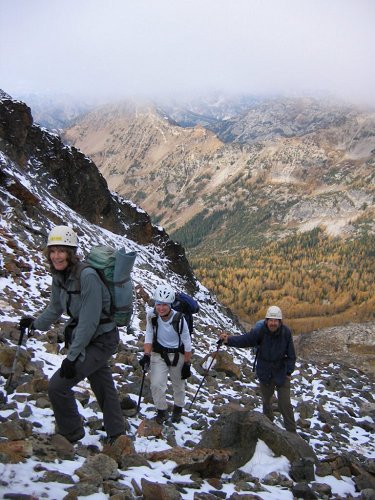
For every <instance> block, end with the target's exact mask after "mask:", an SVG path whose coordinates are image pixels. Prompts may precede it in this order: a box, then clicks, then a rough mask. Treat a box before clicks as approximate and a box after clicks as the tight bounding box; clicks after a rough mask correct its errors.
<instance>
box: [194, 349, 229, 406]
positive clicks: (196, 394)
mask: <svg viewBox="0 0 375 500" xmlns="http://www.w3.org/2000/svg"><path fill="white" fill-rule="evenodd" d="M222 344H223V341H222V340H221V339H220V340H219V341H218V342H217V349H216V351H215V352H214V353H213V354H212V356H211V358H212V359H211V362H210V364H209V365H208V368H206V371H205V372H204V375H203V378H202V380H201V383H200V384H199V387H198V389H197V392H196V393H195V395H194V397H193V399H192V401H191V403H190V406H189V410H190V408H191V407H192V406H193V403H194V401H195V398H196V397H197V396H198V392H199V391H200V388H201V387H202V384H203V382H204V379H205V378H206V377H207V375H208V372H209V371H210V368H211V366H212V363H213V362H214V360H215V358H216V356H217V353H218V352H219V349H220V347H221V346H222Z"/></svg>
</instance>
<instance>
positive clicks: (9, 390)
mask: <svg viewBox="0 0 375 500" xmlns="http://www.w3.org/2000/svg"><path fill="white" fill-rule="evenodd" d="M28 331H30V329H28ZM25 333H26V328H21V333H20V337H19V339H18V344H17V350H16V354H15V356H14V360H13V365H12V369H11V371H10V374H9V377H8V380H7V381H6V383H5V385H4V389H5V392H6V393H7V394H10V393H11V392H12V387H11V384H12V380H13V375H14V373H15V371H16V367H17V362H18V358H19V357H20V353H21V346H22V341H23V337H24V336H25Z"/></svg>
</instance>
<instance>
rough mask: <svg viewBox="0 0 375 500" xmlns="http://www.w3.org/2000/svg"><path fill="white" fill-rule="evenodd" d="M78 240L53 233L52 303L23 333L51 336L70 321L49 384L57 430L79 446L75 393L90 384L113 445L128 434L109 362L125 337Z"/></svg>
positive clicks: (64, 230)
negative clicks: (48, 333)
mask: <svg viewBox="0 0 375 500" xmlns="http://www.w3.org/2000/svg"><path fill="white" fill-rule="evenodd" d="M77 245H78V241H77V235H76V233H75V232H74V231H73V229H72V228H70V227H68V226H56V227H54V228H53V229H52V231H51V232H50V233H49V236H48V241H47V248H46V250H45V255H46V257H47V259H48V261H49V264H50V268H51V273H52V290H51V297H50V301H49V304H48V306H47V307H46V309H45V310H44V311H43V312H42V313H41V314H40V315H39V316H38V317H37V318H36V319H35V318H30V317H23V318H22V319H21V320H20V327H21V328H29V329H35V330H42V331H47V330H49V328H50V327H51V325H52V324H54V323H56V321H57V320H58V319H60V317H61V316H62V315H63V314H67V315H68V316H69V320H68V321H67V322H66V323H65V328H64V336H65V347H66V349H67V354H66V357H65V358H64V359H63V361H62V363H61V367H60V368H59V369H58V370H57V372H56V373H55V374H54V375H53V376H52V378H51V380H50V381H49V384H48V395H49V399H50V402H51V405H52V408H53V412H54V415H55V419H56V430H57V432H58V433H59V434H61V435H63V436H64V437H65V438H66V439H67V440H68V441H70V442H72V443H74V442H76V441H79V440H80V439H82V438H83V437H84V435H85V430H84V428H83V420H82V417H81V415H80V414H79V412H78V408H77V403H76V400H75V398H74V393H73V390H72V389H73V387H74V386H76V385H77V384H78V383H79V382H80V381H81V380H83V379H85V378H87V379H88V380H89V382H90V385H91V388H92V390H93V392H94V394H95V396H96V399H97V401H98V404H99V406H100V408H101V410H102V412H103V421H104V427H105V429H106V431H107V436H108V441H109V442H112V441H113V440H114V439H115V438H116V437H117V436H119V435H121V434H125V422H124V418H123V415H122V411H121V406H120V401H119V398H118V394H117V391H116V388H115V385H114V382H113V378H112V371H111V369H110V368H109V366H108V360H109V359H110V357H111V356H112V355H113V354H114V353H115V352H116V350H117V346H118V342H119V333H118V329H117V327H116V324H115V323H114V321H113V318H111V317H110V315H109V314H108V313H106V311H110V306H111V297H110V292H109V290H108V288H107V287H106V286H105V284H104V283H103V281H102V280H101V279H100V277H99V275H98V274H97V272H96V271H95V269H93V268H91V267H87V266H85V265H84V264H82V263H80V260H79V257H78V256H77V253H76V252H77Z"/></svg>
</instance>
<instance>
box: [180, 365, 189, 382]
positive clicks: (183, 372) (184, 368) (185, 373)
mask: <svg viewBox="0 0 375 500" xmlns="http://www.w3.org/2000/svg"><path fill="white" fill-rule="evenodd" d="M190 376H191V370H190V363H184V364H183V365H182V369H181V379H182V380H185V379H187V378H189V377H190Z"/></svg>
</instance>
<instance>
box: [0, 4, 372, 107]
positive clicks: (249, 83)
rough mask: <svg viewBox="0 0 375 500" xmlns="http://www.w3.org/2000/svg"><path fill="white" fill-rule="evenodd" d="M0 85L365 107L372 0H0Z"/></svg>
mask: <svg viewBox="0 0 375 500" xmlns="http://www.w3.org/2000/svg"><path fill="white" fill-rule="evenodd" d="M0 9H1V10H0V50H1V52H0V77H1V79H0V88H2V89H3V90H5V91H6V92H8V93H9V94H11V95H13V96H14V97H17V93H20V92H26V91H30V92H38V93H44V92H46V91H49V92H67V93H73V94H79V95H89V96H91V95H95V94H98V95H101V96H103V95H105V96H113V97H115V96H126V95H130V94H135V93H140V94H145V95H148V96H157V95H159V94H162V95H171V94H174V93H187V94H190V93H202V92H209V91H211V90H223V91H228V92H244V93H251V94H254V93H255V94H259V93H263V94H264V93H285V92H286V93H293V92H294V93H299V92H304V93H306V92H307V93H312V92H316V91H319V92H329V93H333V94H335V95H337V96H339V97H348V98H349V99H355V100H356V101H365V102H366V101H367V102H370V103H371V104H375V63H374V61H375V57H374V55H375V28H374V26H375V1H374V0H64V1H61V0H0Z"/></svg>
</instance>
